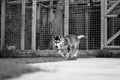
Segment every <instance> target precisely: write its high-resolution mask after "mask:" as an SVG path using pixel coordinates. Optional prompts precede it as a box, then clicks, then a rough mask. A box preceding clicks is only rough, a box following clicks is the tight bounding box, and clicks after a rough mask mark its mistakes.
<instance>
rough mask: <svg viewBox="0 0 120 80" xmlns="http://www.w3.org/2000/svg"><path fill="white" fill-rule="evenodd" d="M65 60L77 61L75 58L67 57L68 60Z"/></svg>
mask: <svg viewBox="0 0 120 80" xmlns="http://www.w3.org/2000/svg"><path fill="white" fill-rule="evenodd" d="M66 59H67V60H76V59H77V57H68V58H66Z"/></svg>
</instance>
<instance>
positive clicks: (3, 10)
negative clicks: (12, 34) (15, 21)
mask: <svg viewBox="0 0 120 80" xmlns="http://www.w3.org/2000/svg"><path fill="white" fill-rule="evenodd" d="M5 3H6V0H2V2H1V50H3V46H4V43H5V6H6V5H5Z"/></svg>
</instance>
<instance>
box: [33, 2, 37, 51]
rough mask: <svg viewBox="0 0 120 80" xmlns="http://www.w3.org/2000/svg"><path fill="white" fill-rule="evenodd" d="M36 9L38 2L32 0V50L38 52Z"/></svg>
mask: <svg viewBox="0 0 120 80" xmlns="http://www.w3.org/2000/svg"><path fill="white" fill-rule="evenodd" d="M36 7H37V0H32V50H36Z"/></svg>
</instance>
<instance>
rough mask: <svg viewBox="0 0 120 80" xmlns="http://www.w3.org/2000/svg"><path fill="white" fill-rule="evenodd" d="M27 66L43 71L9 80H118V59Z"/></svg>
mask: <svg viewBox="0 0 120 80" xmlns="http://www.w3.org/2000/svg"><path fill="white" fill-rule="evenodd" d="M28 65H29V66H33V67H38V68H40V69H43V70H45V71H39V72H35V73H30V74H24V75H22V76H20V77H17V78H13V79H9V80H120V59H119V58H81V59H78V60H70V61H61V62H48V63H34V64H28Z"/></svg>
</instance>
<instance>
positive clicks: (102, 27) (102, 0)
mask: <svg viewBox="0 0 120 80" xmlns="http://www.w3.org/2000/svg"><path fill="white" fill-rule="evenodd" d="M104 7H105V4H104V0H101V49H103V47H104V44H105V43H104V42H105V35H104V33H105V31H104V26H105V25H104V24H105V23H104V17H105V15H104V12H105V11H104V9H105V8H104Z"/></svg>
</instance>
